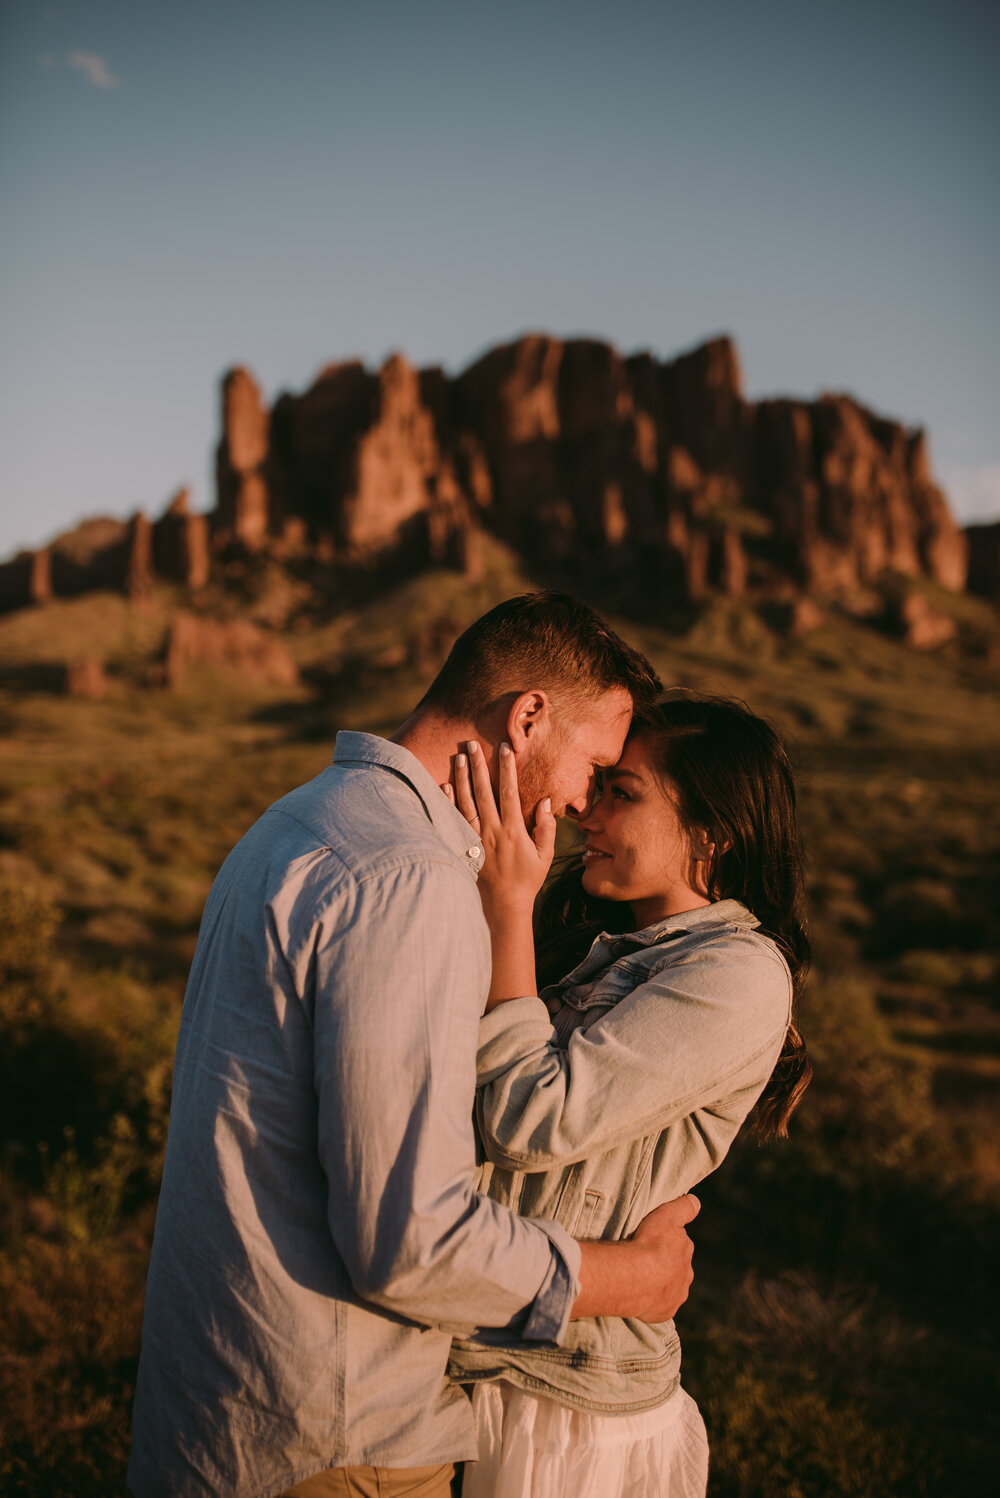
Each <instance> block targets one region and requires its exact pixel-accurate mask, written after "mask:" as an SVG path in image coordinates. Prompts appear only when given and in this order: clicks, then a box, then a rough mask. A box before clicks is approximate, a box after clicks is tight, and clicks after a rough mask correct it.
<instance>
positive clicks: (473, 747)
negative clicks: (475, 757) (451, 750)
mask: <svg viewBox="0 0 1000 1498" xmlns="http://www.w3.org/2000/svg"><path fill="white" fill-rule="evenodd" d="M465 747H466V749H468V751H469V753H470V754H477V753H478V752H479V745H478V744H477V743H476V741H475V739H470V740H469V742H468V743H467V744H466V746H465Z"/></svg>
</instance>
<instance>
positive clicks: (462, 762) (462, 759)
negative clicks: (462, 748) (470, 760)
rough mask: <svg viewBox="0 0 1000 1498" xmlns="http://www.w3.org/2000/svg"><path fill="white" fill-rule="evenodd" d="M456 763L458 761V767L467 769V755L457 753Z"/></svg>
mask: <svg viewBox="0 0 1000 1498" xmlns="http://www.w3.org/2000/svg"><path fill="white" fill-rule="evenodd" d="M455 763H456V765H457V766H458V768H459V769H460V770H464V769H465V755H464V754H456V755H455Z"/></svg>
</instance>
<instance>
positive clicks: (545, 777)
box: [517, 748, 566, 828]
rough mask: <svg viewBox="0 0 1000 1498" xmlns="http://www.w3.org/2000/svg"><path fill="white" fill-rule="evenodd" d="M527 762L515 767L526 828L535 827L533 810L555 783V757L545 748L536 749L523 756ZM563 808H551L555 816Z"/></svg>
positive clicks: (549, 794)
mask: <svg viewBox="0 0 1000 1498" xmlns="http://www.w3.org/2000/svg"><path fill="white" fill-rule="evenodd" d="M524 759H525V760H527V763H526V764H525V763H524V761H523V760H522V763H521V764H519V765H518V767H517V788H518V794H519V795H520V797H521V811H522V813H523V815H524V820H525V822H526V823H527V825H528V827H529V828H531V827H534V825H535V808H536V807H537V805H538V803H539V801H541V800H542V798H543V797H544V796H551V794H552V786H553V784H554V783H555V755H554V754H552V753H551V752H550V751H549V750H548V749H547V748H545V749H536V750H535V751H534V752H533V753H532V752H529V753H528V754H527V755H525V756H524ZM565 809H566V808H565V807H563V806H553V808H552V811H553V813H554V814H555V815H556V816H559V815H561V814H562V812H563V811H565Z"/></svg>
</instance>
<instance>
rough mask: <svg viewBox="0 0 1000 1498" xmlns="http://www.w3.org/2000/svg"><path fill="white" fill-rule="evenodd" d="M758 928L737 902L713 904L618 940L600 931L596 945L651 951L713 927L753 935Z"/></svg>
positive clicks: (669, 917) (668, 918) (753, 916)
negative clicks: (668, 940) (736, 928)
mask: <svg viewBox="0 0 1000 1498" xmlns="http://www.w3.org/2000/svg"><path fill="white" fill-rule="evenodd" d="M759 925H760V921H758V919H757V917H756V916H755V915H751V914H750V911H749V910H747V908H746V906H745V905H743V904H741V903H740V901H739V900H715V901H713V903H712V904H711V905H699V906H698V907H697V908H696V909H695V910H682V911H680V912H679V913H678V914H677V915H668V916H666V917H665V919H664V920H662V921H656V922H655V923H654V924H653V925H652V926H644V927H643V928H642V930H641V931H627V932H624V933H623V934H619V935H617V936H612V935H610V934H609V933H608V932H607V931H602V932H601V934H600V936H599V937H598V938H597V940H598V941H610V942H618V943H619V944H621V943H624V942H627V943H629V945H631V946H635V947H652V946H655V945H656V943H657V942H660V941H663V940H664V939H665V938H667V937H673V936H679V935H681V934H682V933H686V932H688V931H695V930H698V929H704V928H706V927H715V926H739V927H740V929H741V930H743V931H753V930H754V928H755V927H756V926H759Z"/></svg>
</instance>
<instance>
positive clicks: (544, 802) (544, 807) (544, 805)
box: [542, 796, 552, 816]
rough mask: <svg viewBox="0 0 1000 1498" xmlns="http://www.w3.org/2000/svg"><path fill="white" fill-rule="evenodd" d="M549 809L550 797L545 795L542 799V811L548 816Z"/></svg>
mask: <svg viewBox="0 0 1000 1498" xmlns="http://www.w3.org/2000/svg"><path fill="white" fill-rule="evenodd" d="M551 810H552V798H551V797H550V796H546V797H544V799H543V800H542V811H544V813H545V815H546V816H548V814H549V812H550V811H551Z"/></svg>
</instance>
